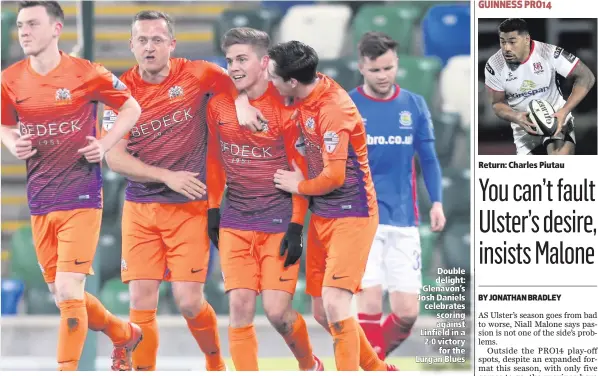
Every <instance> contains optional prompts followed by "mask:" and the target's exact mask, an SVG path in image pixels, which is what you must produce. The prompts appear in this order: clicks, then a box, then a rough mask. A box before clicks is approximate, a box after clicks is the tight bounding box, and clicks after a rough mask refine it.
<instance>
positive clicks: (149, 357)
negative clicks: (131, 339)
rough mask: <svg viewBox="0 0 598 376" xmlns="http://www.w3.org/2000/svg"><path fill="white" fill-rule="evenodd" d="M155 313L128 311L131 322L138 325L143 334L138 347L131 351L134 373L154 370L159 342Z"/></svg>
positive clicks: (151, 310)
mask: <svg viewBox="0 0 598 376" xmlns="http://www.w3.org/2000/svg"><path fill="white" fill-rule="evenodd" d="M156 311H157V310H155V309H148V310H138V309H131V311H130V316H131V322H133V323H135V324H137V325H139V327H140V328H141V331H142V332H143V341H141V342H139V345H138V346H137V348H136V349H135V351H133V370H135V371H155V370H156V358H157V357H158V343H159V340H160V334H159V332H158V321H157V320H156Z"/></svg>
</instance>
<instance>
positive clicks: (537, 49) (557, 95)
mask: <svg viewBox="0 0 598 376" xmlns="http://www.w3.org/2000/svg"><path fill="white" fill-rule="evenodd" d="M530 48H531V52H530V54H529V57H528V58H527V60H525V61H524V62H522V63H521V64H519V65H515V67H516V68H515V69H514V70H513V69H512V68H511V67H512V66H509V65H508V64H507V62H506V61H505V58H504V57H503V55H502V51H501V50H498V52H496V53H495V54H494V55H492V57H490V59H488V62H487V63H486V68H485V69H484V74H485V77H486V86H488V87H489V88H490V89H492V90H494V91H503V92H504V93H505V97H506V100H507V103H508V104H509V106H510V107H511V108H512V109H514V110H515V111H519V112H527V105H528V104H529V102H530V101H531V100H533V99H544V100H546V101H548V102H549V103H550V104H551V105H552V107H554V109H555V111H558V110H559V109H561V108H562V107H563V105H564V104H565V99H564V98H563V95H562V94H561V91H560V88H559V87H558V85H557V83H556V74H557V73H558V74H560V75H561V76H563V77H565V78H566V77H568V76H569V75H570V74H571V72H572V71H573V69H574V68H575V66H576V65H577V63H578V62H579V58H578V57H576V56H574V55H572V54H570V53H569V52H567V51H565V50H563V49H562V48H561V47H557V46H554V45H552V44H547V43H542V42H538V41H535V40H532V42H531V47H530ZM571 118H572V116H571V114H569V117H568V118H567V121H568V120H569V119H571ZM511 128H513V138H514V139H515V144H516V146H517V151H518V153H527V152H529V151H531V150H532V149H533V148H535V147H536V146H538V145H540V144H541V142H542V137H541V136H533V135H530V134H529V133H527V132H525V130H524V129H523V128H521V127H520V126H519V125H517V124H515V123H511Z"/></svg>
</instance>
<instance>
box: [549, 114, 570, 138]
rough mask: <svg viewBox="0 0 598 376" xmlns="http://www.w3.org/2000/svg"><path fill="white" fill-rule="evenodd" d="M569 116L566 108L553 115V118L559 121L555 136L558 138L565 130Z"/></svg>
mask: <svg viewBox="0 0 598 376" xmlns="http://www.w3.org/2000/svg"><path fill="white" fill-rule="evenodd" d="M567 116H569V111H567V110H565V109H564V108H561V109H560V110H558V111H557V112H555V113H554V114H552V117H553V118H556V119H557V127H556V131H555V132H554V135H553V136H556V135H557V134H559V133H560V132H561V130H562V129H563V125H564V124H565V120H567Z"/></svg>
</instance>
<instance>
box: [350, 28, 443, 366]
mask: <svg viewBox="0 0 598 376" xmlns="http://www.w3.org/2000/svg"><path fill="white" fill-rule="evenodd" d="M397 45H398V43H397V42H395V41H394V40H392V39H391V38H390V37H389V36H388V35H386V34H383V33H379V32H368V33H366V34H364V36H363V37H362V39H361V41H360V42H359V45H358V50H359V69H360V72H361V74H362V75H363V77H364V84H363V86H359V87H357V88H355V89H353V90H352V91H351V93H350V96H351V98H352V99H353V101H354V102H355V104H356V105H357V108H358V110H359V112H360V113H361V116H362V117H363V121H364V122H365V129H366V132H367V143H368V158H369V161H370V168H371V171H372V176H373V179H374V187H375V189H376V194H377V197H378V206H379V211H380V225H379V226H378V230H377V232H376V238H375V240H374V244H373V245H372V249H371V251H370V254H369V257H368V262H367V267H366V271H365V275H364V277H363V281H362V288H363V290H362V292H361V293H360V294H359V295H358V296H357V308H358V315H359V322H360V324H361V326H362V328H363V330H364V332H365V333H366V336H367V337H368V340H369V341H370V343H371V344H372V347H374V349H375V350H376V351H377V353H378V356H379V357H380V358H381V359H384V358H385V357H386V356H387V355H388V354H389V353H390V352H391V351H393V350H394V349H396V348H397V347H398V346H399V345H400V344H401V343H402V342H403V341H404V340H405V339H406V338H407V337H408V336H409V334H410V332H411V328H412V327H413V324H414V323H415V321H416V319H417V316H418V314H419V302H418V294H419V291H420V289H421V285H422V282H421V278H422V277H421V247H420V239H419V230H418V227H417V226H418V224H419V215H418V207H417V197H416V187H415V181H416V172H415V168H414V167H415V166H414V156H415V153H417V154H418V156H419V161H420V165H421V168H422V171H423V175H424V180H425V183H426V188H427V190H428V194H429V195H430V200H431V201H432V203H433V204H432V209H431V211H430V220H431V227H432V230H433V231H442V229H443V228H444V225H445V222H446V220H445V217H444V211H443V209H442V186H441V180H442V174H441V171H440V164H439V162H438V158H437V156H436V151H435V146H434V128H433V125H432V119H431V115H430V111H429V110H428V106H427V105H426V102H425V100H424V99H423V97H422V96H420V95H417V94H414V93H412V92H410V91H407V90H405V89H401V88H400V87H399V86H398V85H397V84H396V83H395V77H396V75H397V69H398V64H399V59H398V56H397V52H396V50H397ZM384 290H388V292H389V299H390V306H391V309H392V314H391V315H390V316H388V317H387V318H386V320H385V321H384V323H382V324H381V319H382V299H383V293H384Z"/></svg>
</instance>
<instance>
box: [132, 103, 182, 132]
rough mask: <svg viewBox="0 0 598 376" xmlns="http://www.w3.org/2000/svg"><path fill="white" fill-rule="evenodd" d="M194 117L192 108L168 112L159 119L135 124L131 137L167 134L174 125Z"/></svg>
mask: <svg viewBox="0 0 598 376" xmlns="http://www.w3.org/2000/svg"><path fill="white" fill-rule="evenodd" d="M191 119H193V115H192V112H191V108H190V107H189V108H185V109H183V110H177V111H174V112H172V113H169V114H166V115H164V116H162V117H160V118H157V119H151V120H149V121H146V122H145V123H143V124H139V125H135V126H134V127H133V128H132V129H131V137H141V136H148V135H152V137H154V138H157V137H161V136H163V135H165V134H166V133H168V132H170V131H171V130H172V127H175V126H178V125H180V124H182V123H184V122H187V121H189V120H191Z"/></svg>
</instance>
